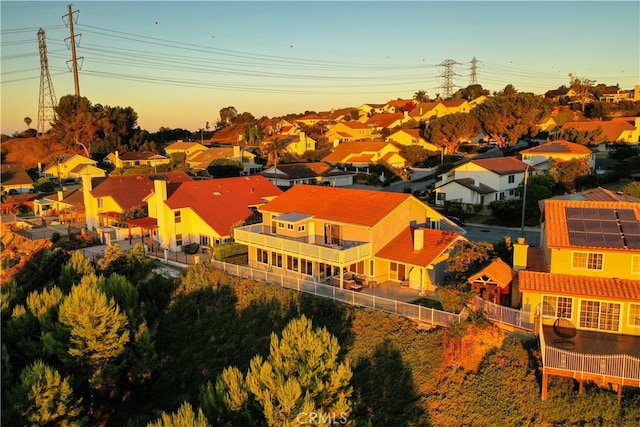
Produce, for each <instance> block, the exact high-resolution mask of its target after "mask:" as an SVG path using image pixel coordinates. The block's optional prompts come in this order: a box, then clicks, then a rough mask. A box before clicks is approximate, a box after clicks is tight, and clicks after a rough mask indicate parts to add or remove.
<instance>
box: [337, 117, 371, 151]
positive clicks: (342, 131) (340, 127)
mask: <svg viewBox="0 0 640 427" xmlns="http://www.w3.org/2000/svg"><path fill="white" fill-rule="evenodd" d="M325 136H326V138H327V140H328V141H329V142H331V143H333V145H334V146H335V145H338V144H339V143H341V142H349V141H366V140H370V139H372V138H373V129H372V128H371V126H368V125H366V124H364V123H361V122H359V121H357V120H351V121H343V122H339V123H336V124H335V125H333V126H331V127H330V128H329V129H328V130H327V132H326V133H325Z"/></svg>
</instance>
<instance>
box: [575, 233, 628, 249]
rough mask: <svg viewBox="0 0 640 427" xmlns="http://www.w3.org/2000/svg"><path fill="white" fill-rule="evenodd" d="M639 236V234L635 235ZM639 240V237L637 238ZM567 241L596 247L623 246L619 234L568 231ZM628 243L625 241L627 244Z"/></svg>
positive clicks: (576, 244) (577, 244)
mask: <svg viewBox="0 0 640 427" xmlns="http://www.w3.org/2000/svg"><path fill="white" fill-rule="evenodd" d="M637 237H639V238H640V236H637ZM638 241H639V242H640V239H638ZM569 243H570V244H571V245H574V246H591V247H598V248H623V247H624V242H623V241H622V237H621V236H620V235H619V234H605V233H584V232H569ZM628 244H629V243H628V242H627V245H628Z"/></svg>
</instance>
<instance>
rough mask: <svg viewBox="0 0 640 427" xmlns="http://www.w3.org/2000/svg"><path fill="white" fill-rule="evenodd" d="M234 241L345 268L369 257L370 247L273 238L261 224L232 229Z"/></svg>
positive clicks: (359, 243)
mask: <svg viewBox="0 0 640 427" xmlns="http://www.w3.org/2000/svg"><path fill="white" fill-rule="evenodd" d="M233 237H234V239H235V241H236V243H240V244H243V245H248V246H257V247H259V248H261V249H271V250H276V251H280V252H286V253H290V254H295V255H299V256H301V257H305V258H307V259H313V260H317V261H319V262H324V263H327V264H335V265H345V264H350V263H354V262H358V261H362V260H365V259H367V258H369V257H371V256H372V254H371V243H368V242H357V241H350V240H340V241H339V244H333V245H329V244H324V243H316V242H312V241H311V239H310V238H309V237H308V236H305V237H297V238H296V237H289V236H282V235H277V234H274V233H273V232H272V229H271V227H269V226H266V225H263V224H254V225H247V226H244V227H238V228H236V229H234V233H233Z"/></svg>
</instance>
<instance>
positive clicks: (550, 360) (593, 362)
mask: <svg viewBox="0 0 640 427" xmlns="http://www.w3.org/2000/svg"><path fill="white" fill-rule="evenodd" d="M542 360H543V363H544V366H545V367H547V368H552V369H559V370H565V371H568V372H578V373H580V374H586V375H589V376H600V375H601V376H602V379H603V381H605V380H606V379H607V378H617V379H619V380H621V382H622V384H623V385H624V381H625V380H632V381H634V382H635V383H637V382H640V358H637V357H633V356H629V355H627V354H618V355H612V356H609V355H606V356H605V355H596V354H581V353H574V352H572V351H567V350H562V349H560V348H556V347H552V346H549V345H546V346H545V347H544V357H543V359H542Z"/></svg>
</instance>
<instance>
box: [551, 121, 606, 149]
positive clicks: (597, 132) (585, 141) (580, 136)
mask: <svg viewBox="0 0 640 427" xmlns="http://www.w3.org/2000/svg"><path fill="white" fill-rule="evenodd" d="M552 139H553V140H558V139H564V140H565V141H569V142H574V143H576V144H580V145H587V146H589V145H599V144H601V143H603V142H604V141H605V139H606V136H605V135H604V132H603V131H602V127H600V126H598V127H597V128H595V129H593V130H580V129H576V128H572V127H568V128H566V129H562V130H561V131H559V132H557V133H556V134H554V135H553V138H552Z"/></svg>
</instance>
